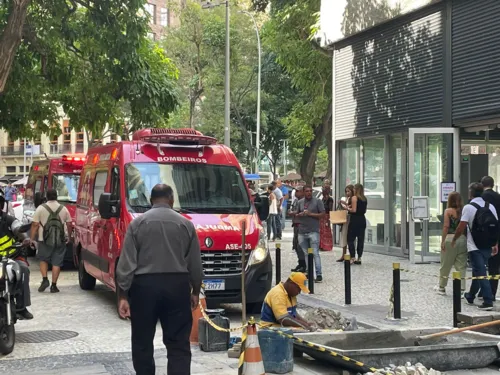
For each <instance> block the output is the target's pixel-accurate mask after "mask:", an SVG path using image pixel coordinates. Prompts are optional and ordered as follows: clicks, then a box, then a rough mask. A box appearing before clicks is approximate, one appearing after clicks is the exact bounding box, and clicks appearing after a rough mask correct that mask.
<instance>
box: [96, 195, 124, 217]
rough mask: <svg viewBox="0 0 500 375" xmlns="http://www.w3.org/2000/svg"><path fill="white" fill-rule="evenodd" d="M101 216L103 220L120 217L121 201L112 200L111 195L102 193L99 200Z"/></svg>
mask: <svg viewBox="0 0 500 375" xmlns="http://www.w3.org/2000/svg"><path fill="white" fill-rule="evenodd" d="M99 214H100V215H101V217H102V218H103V219H111V218H112V217H120V201H117V200H111V194H110V193H102V194H101V197H100V198H99Z"/></svg>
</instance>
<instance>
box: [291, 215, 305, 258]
mask: <svg viewBox="0 0 500 375" xmlns="http://www.w3.org/2000/svg"><path fill="white" fill-rule="evenodd" d="M292 247H293V249H294V250H295V253H296V254H297V259H298V261H299V266H303V267H306V257H305V255H304V252H303V251H302V249H301V247H300V244H299V227H298V225H295V224H294V226H293V242H292Z"/></svg>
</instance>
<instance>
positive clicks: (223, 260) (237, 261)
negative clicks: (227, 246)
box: [201, 251, 250, 276]
mask: <svg viewBox="0 0 500 375" xmlns="http://www.w3.org/2000/svg"><path fill="white" fill-rule="evenodd" d="M249 256H250V252H249V251H246V252H245V265H246V264H247V262H248V257H249ZM201 263H202V264H203V271H204V272H205V276H217V275H239V274H241V251H204V252H202V253H201Z"/></svg>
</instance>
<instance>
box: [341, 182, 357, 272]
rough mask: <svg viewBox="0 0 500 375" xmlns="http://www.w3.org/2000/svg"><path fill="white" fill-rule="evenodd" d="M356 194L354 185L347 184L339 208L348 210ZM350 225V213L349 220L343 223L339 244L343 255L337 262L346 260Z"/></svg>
mask: <svg viewBox="0 0 500 375" xmlns="http://www.w3.org/2000/svg"><path fill="white" fill-rule="evenodd" d="M353 196H354V185H347V186H346V187H345V197H342V199H341V200H340V203H339V206H340V207H339V208H340V209H342V210H348V209H349V206H350V205H351V198H352V197H353ZM348 227H349V215H347V222H346V223H345V224H342V229H341V231H340V241H339V246H340V247H341V248H342V256H341V257H340V259H338V260H337V262H343V261H344V255H345V254H346V252H347V230H348Z"/></svg>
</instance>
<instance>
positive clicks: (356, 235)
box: [347, 215, 366, 259]
mask: <svg viewBox="0 0 500 375" xmlns="http://www.w3.org/2000/svg"><path fill="white" fill-rule="evenodd" d="M353 218H354V220H353ZM365 230H366V220H365V218H364V217H355V216H354V215H352V216H351V217H350V221H349V227H348V229H347V246H348V247H349V254H351V259H354V258H355V257H356V253H358V258H361V257H362V256H363V250H364V248H365ZM356 239H357V240H358V243H357V244H356V247H355V246H354V242H355V241H356Z"/></svg>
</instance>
